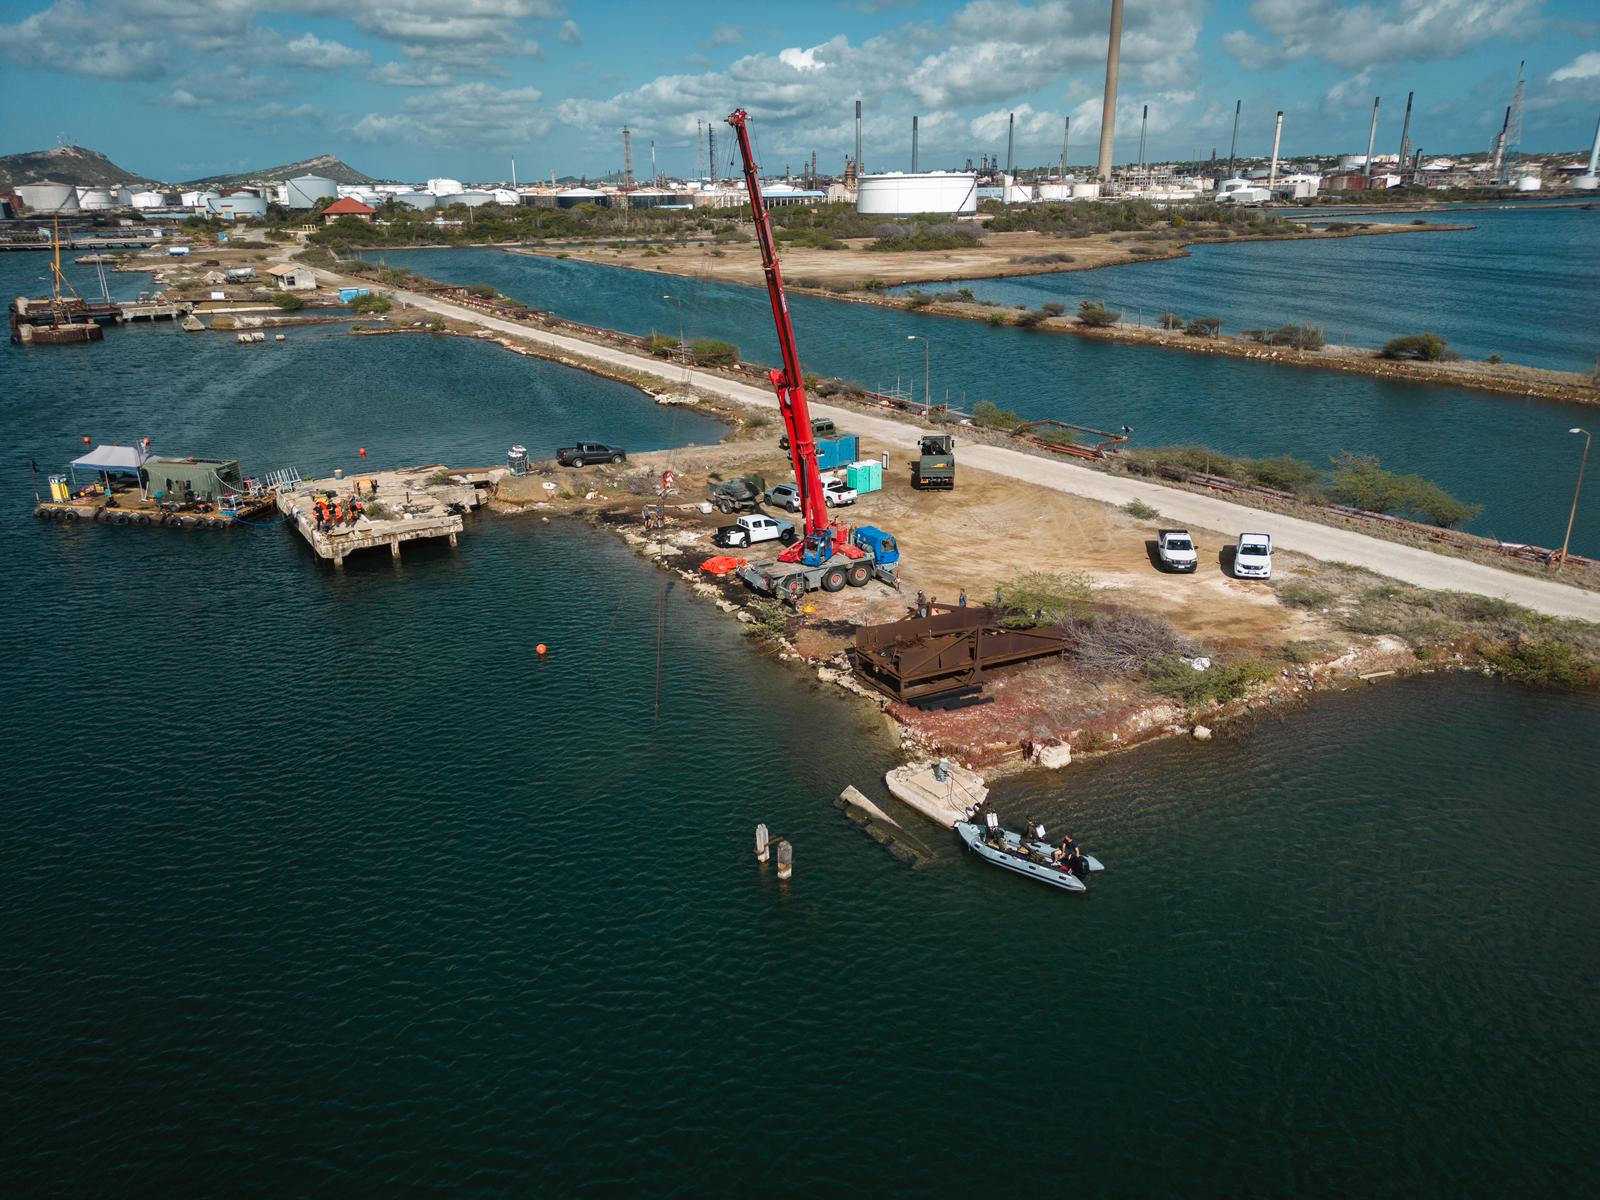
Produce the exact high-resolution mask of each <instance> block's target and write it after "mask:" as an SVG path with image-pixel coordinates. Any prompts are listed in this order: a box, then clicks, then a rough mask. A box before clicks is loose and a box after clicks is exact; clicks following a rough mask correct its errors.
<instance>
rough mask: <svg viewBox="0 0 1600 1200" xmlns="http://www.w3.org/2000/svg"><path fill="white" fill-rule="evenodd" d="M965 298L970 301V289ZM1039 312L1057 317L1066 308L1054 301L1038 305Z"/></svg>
mask: <svg viewBox="0 0 1600 1200" xmlns="http://www.w3.org/2000/svg"><path fill="white" fill-rule="evenodd" d="M967 297H968V299H971V297H972V292H971V289H967ZM1039 311H1040V312H1042V313H1044V315H1045V316H1047V317H1059V316H1061V315H1062V314H1063V313H1065V312H1066V311H1067V306H1066V305H1065V304H1057V303H1056V302H1055V301H1051V302H1050V303H1049V304H1041V305H1039Z"/></svg>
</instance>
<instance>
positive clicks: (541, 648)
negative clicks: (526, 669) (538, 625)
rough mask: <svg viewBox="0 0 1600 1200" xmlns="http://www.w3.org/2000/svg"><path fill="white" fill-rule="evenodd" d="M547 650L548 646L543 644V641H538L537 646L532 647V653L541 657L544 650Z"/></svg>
mask: <svg viewBox="0 0 1600 1200" xmlns="http://www.w3.org/2000/svg"><path fill="white" fill-rule="evenodd" d="M547 650H549V647H548V646H546V645H545V644H544V643H543V642H540V643H539V644H538V645H537V646H535V647H534V648H533V652H534V653H535V654H537V655H539V656H541V657H543V655H544V654H545V652H546V651H547Z"/></svg>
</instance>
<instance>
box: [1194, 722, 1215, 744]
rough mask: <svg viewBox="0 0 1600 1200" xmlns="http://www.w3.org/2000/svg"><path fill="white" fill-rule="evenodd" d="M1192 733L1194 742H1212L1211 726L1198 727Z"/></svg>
mask: <svg viewBox="0 0 1600 1200" xmlns="http://www.w3.org/2000/svg"><path fill="white" fill-rule="evenodd" d="M1191 732H1193V734H1194V740H1195V741H1197V742H1209V741H1210V740H1211V728H1210V726H1207V725H1196V726H1195V727H1194V729H1193V730H1192V731H1191Z"/></svg>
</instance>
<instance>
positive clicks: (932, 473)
mask: <svg viewBox="0 0 1600 1200" xmlns="http://www.w3.org/2000/svg"><path fill="white" fill-rule="evenodd" d="M917 450H918V451H919V453H918V455H917V461H916V462H914V463H912V464H911V486H912V487H914V488H940V489H943V490H945V491H949V490H950V489H951V488H953V487H955V485H956V440H955V438H953V437H951V436H950V435H949V434H947V433H928V434H924V435H923V436H922V440H921V441H920V442H918V444H917Z"/></svg>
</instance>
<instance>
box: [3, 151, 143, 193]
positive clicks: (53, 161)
mask: <svg viewBox="0 0 1600 1200" xmlns="http://www.w3.org/2000/svg"><path fill="white" fill-rule="evenodd" d="M46 182H48V183H70V184H75V185H81V186H84V187H107V186H109V185H112V184H124V183H144V182H146V176H143V175H135V174H133V173H132V172H131V171H125V170H123V169H122V168H121V167H119V166H117V164H116V163H114V162H112V161H111V160H110V159H109V158H107V157H106V156H105V155H104V154H98V153H96V152H95V151H93V150H85V149H84V148H83V147H82V146H57V147H56V148H55V149H54V150H33V151H29V152H28V153H26V154H7V155H4V156H0V188H3V189H5V190H10V189H11V188H13V187H16V186H17V185H18V184H21V183H46Z"/></svg>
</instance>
